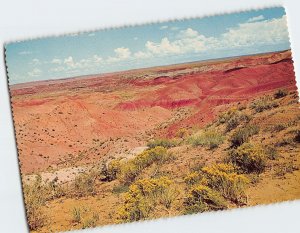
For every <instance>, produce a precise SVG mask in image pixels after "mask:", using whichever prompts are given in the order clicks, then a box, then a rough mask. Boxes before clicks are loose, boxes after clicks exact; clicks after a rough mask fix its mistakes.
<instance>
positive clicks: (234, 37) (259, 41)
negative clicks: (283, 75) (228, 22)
mask: <svg viewBox="0 0 300 233" xmlns="http://www.w3.org/2000/svg"><path fill="white" fill-rule="evenodd" d="M220 40H221V43H222V47H224V48H225V47H226V46H227V47H228V46H230V47H236V48H238V47H245V46H252V45H267V44H268V45H273V44H276V43H280V42H284V41H288V31H287V22H286V16H285V15H284V16H282V17H281V18H275V19H270V20H264V21H256V22H253V23H243V24H239V26H238V27H235V28H231V29H229V30H228V31H227V32H226V33H224V34H223V35H222V37H221V38H220Z"/></svg>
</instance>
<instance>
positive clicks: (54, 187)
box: [46, 177, 67, 200]
mask: <svg viewBox="0 0 300 233" xmlns="http://www.w3.org/2000/svg"><path fill="white" fill-rule="evenodd" d="M46 189H47V190H48V192H49V194H48V197H49V199H52V200H54V199H56V198H60V197H63V196H65V195H66V194H67V188H66V187H65V186H64V185H63V184H59V183H58V178H57V177H56V178H55V179H53V180H52V181H50V182H49V183H48V184H47V185H46Z"/></svg>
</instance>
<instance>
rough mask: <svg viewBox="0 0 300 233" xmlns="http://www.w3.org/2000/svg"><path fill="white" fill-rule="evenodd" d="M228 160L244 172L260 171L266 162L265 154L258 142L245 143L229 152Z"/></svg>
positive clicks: (263, 168)
mask: <svg viewBox="0 0 300 233" xmlns="http://www.w3.org/2000/svg"><path fill="white" fill-rule="evenodd" d="M229 160H230V161H231V162H232V163H233V164H235V165H237V166H238V167H240V168H241V169H242V170H243V171H244V172H247V173H251V172H255V173H262V172H263V171H264V170H265V167H266V163H267V154H266V151H265V150H264V148H263V147H262V146H261V145H259V144H252V143H245V144H243V145H241V146H240V147H238V148H237V149H233V150H231V151H230V152H229Z"/></svg>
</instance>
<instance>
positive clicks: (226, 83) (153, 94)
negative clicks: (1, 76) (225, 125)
mask: <svg viewBox="0 0 300 233" xmlns="http://www.w3.org/2000/svg"><path fill="white" fill-rule="evenodd" d="M277 88H286V89H295V88H296V86H295V76H294V71H293V62H292V60H291V54H290V51H285V52H278V53H270V54H263V55H255V56H247V57H240V58H234V59H225V60H218V61H209V62H196V63H188V64H180V65H173V66H166V67H155V68H149V69H141V70H134V71H127V72H119V73H114V74H107V75H98V76H97V75H94V76H86V77H81V78H80V77H79V78H73V79H65V80H55V81H43V82H35V83H27V84H18V85H14V86H11V94H12V106H13V112H14V120H15V128H16V136H17V143H18V148H19V158H20V162H21V170H22V172H24V173H32V172H35V171H37V170H45V169H47V168H57V167H66V166H73V165H79V164H89V163H93V162H95V161H99V160H101V159H103V158H106V157H108V156H121V155H123V154H126V153H127V151H129V150H131V149H133V148H134V147H137V146H143V145H145V143H146V142H147V141H148V140H149V139H151V138H153V137H155V135H156V136H158V135H159V136H173V135H174V134H176V132H177V131H178V130H179V129H180V128H182V127H197V126H198V127H201V126H202V125H203V124H205V123H208V122H210V121H211V120H212V119H213V118H214V117H215V115H216V114H217V113H218V111H219V110H220V109H221V108H223V107H224V106H226V105H227V104H230V103H232V102H238V101H247V100H249V99H251V98H253V97H256V96H258V95H261V94H264V93H267V92H270V91H273V90H274V89H277Z"/></svg>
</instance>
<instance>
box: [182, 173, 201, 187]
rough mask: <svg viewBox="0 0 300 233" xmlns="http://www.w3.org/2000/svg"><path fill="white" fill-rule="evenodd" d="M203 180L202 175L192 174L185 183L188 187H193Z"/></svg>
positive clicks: (185, 179)
mask: <svg viewBox="0 0 300 233" xmlns="http://www.w3.org/2000/svg"><path fill="white" fill-rule="evenodd" d="M200 180H201V175H200V174H199V173H198V172H195V171H194V172H191V173H190V174H188V175H187V176H186V177H185V178H184V182H185V183H186V185H188V186H193V185H195V184H197V183H198V182H199V181H200Z"/></svg>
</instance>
